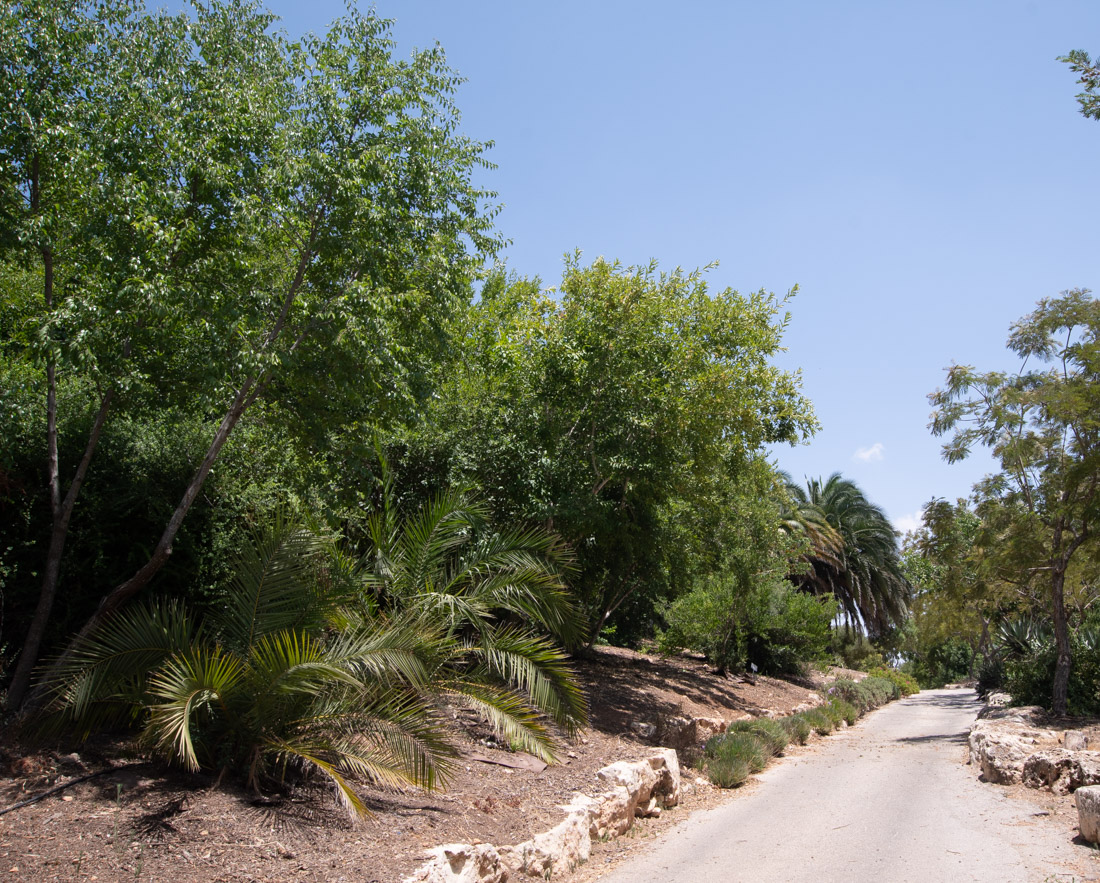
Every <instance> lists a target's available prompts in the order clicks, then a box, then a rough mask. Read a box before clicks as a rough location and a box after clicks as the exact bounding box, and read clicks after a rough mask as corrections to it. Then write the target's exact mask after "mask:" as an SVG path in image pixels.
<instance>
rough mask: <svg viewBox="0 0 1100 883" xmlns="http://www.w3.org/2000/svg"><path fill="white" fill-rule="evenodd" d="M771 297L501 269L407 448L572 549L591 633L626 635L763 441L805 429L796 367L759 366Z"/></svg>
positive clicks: (575, 264)
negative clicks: (556, 290)
mask: <svg viewBox="0 0 1100 883" xmlns="http://www.w3.org/2000/svg"><path fill="white" fill-rule="evenodd" d="M783 303H784V301H783V299H780V298H776V297H774V296H772V295H769V294H766V293H764V292H757V293H755V294H751V295H741V294H739V293H737V292H736V291H733V290H732V289H727V290H725V291H721V292H711V291H709V290H708V289H707V286H706V283H705V280H704V277H703V274H702V273H701V272H699V271H695V272H691V273H685V272H683V271H680V270H676V271H674V272H671V273H660V272H658V270H657V267H656V266H655V265H649V266H644V267H623V266H621V265H620V264H618V263H611V262H608V261H604V260H597V261H596V262H595V263H593V264H592V265H591V266H582V265H581V264H580V263H579V260H578V258H577V257H576V256H574V257H572V258H570V259H568V260H567V263H566V267H565V271H564V275H563V279H562V285H561V291H560V295H559V296H558V297H552V296H551V294H550V293H548V292H545V291H542V290H540V287H539V283H538V280H525V279H516V278H509V277H507V276H506V275H504V274H503V273H499V274H497V275H496V276H494V277H493V278H492V279H490V280H489V282H488V283H487V284H486V286H485V289H484V290H483V292H482V296H481V299H480V300H479V301H478V303H477V304H475V305H473V307H472V308H471V311H470V313H469V314H468V316H467V317H466V318H465V321H464V323H463V324H462V326H461V328H460V331H459V332H458V333H456V338H458V339H461V340H462V342H463V346H462V348H461V349H460V350H458V351H457V352H458V353H459V354H460V357H459V358H457V359H456V363H455V364H454V366H453V370H452V371H451V372H450V374H449V376H448V377H446V378H445V379H444V382H443V383H442V385H441V391H440V398H439V400H438V402H437V403H436V404H435V405H434V406H433V408H432V410H431V412H430V414H429V418H430V419H429V421H427V422H426V423H425V424H424V425H423V427H422V428H421V431H420V432H419V434H418V435H417V437H416V438H414V439H412V440H411V445H412V447H414V448H419V451H420V453H414V454H413V455H412V456H413V457H414V458H417V459H418V460H423V459H436V460H437V461H442V463H443V467H442V469H443V471H444V472H445V473H449V474H451V475H453V476H455V477H456V478H457V479H459V480H461V481H472V482H474V483H475V484H476V485H477V486H478V487H479V488H480V489H481V490H482V492H483V493H484V494H485V496H486V499H487V501H488V502H489V504H490V506H491V507H492V510H493V512H494V516H495V517H496V518H498V519H502V520H505V521H509V520H521V521H530V520H534V521H539V522H541V523H543V524H545V525H547V526H551V527H553V529H554V530H556V531H557V532H558V533H560V534H561V535H562V537H563V538H564V539H565V540H566V541H567V542H569V544H570V545H571V546H572V547H573V548H574V549H575V550H576V553H577V556H578V564H579V568H580V573H579V576H578V579H577V580H576V585H577V587H578V589H577V591H578V595H579V600H580V601H581V602H582V604H583V605H584V607H585V608H586V612H587V613H588V615H589V619H590V623H591V630H590V633H589V639H590V640H592V639H594V638H595V637H596V636H597V635H598V634H599V633H600V631H601V630H602V629H603V628H604V627H605V626H606V625H608V624H611V625H613V626H616V627H618V628H619V629H620V635H621V636H622V637H625V638H627V639H629V638H631V637H638V636H640V635H641V634H644V633H645V631H646V630H647V628H648V629H652V627H653V625H654V624H655V621H656V608H657V607H658V606H659V605H660V603H661V602H662V601H663V600H664V599H665V598H667V597H668V596H669V595H671V594H675V593H676V592H677V591H682V590H684V589H685V588H686V586H687V582H688V578H687V577H686V575H685V576H684V577H683V579H680V577H678V576H677V573H676V571H677V569H678V567H679V569H680V570H683V567H682V566H680V565H678V564H677V559H680V562H681V564H683V563H684V562H683V556H682V555H681V554H680V553H681V550H683V549H689V550H690V551H691V556H694V554H695V552H696V551H697V550H702V553H703V554H710V551H709V550H708V549H707V547H708V546H709V547H713V546H714V545H715V543H713V542H711V540H716V539H717V535H709V536H708V535H707V534H706V531H708V530H711V529H714V530H718V531H721V530H722V513H721V511H720V510H721V506H722V505H724V504H725V503H727V502H729V501H730V500H729V490H730V488H731V487H733V485H734V483H735V482H736V481H737V479H738V477H739V476H741V475H743V474H745V473H747V472H749V471H751V469H752V468H753V467H752V465H751V464H752V461H753V460H754V458H756V457H757V456H758V454H759V452H760V450H761V448H762V446H763V445H764V444H766V443H770V442H780V441H788V442H794V441H797V440H799V439H801V438H803V437H804V436H805V435H806V434H807V433H809V432H810V431H811V430H812V428H813V426H814V425H815V424H814V420H813V417H812V414H811V411H810V406H809V403H808V402H807V401H806V400H805V399H804V398H803V397H802V396H801V394H800V392H799V379H798V377H797V375H794V374H790V373H788V372H785V371H782V370H780V369H778V368H776V367H775V366H774V365H772V364H771V363H770V360H771V358H772V357H773V356H774V355H775V353H776V352H777V351H778V350H779V348H780V342H781V337H782V332H783V328H784V326H785V323H786V319H785V317H784V316H783V314H782V312H781V310H782V308H783ZM432 451H434V452H437V453H436V454H432ZM703 509H705V510H706V511H707V512H708V513H711V514H713V515H714V516H715V517H714V518H710V517H708V518H706V519H696V518H695V513H696V512H697V511H701V510H703ZM703 521H705V522H706V523H705V524H704V523H703ZM689 523H690V524H692V525H694V527H692V528H688V527H686V525H688V524H689ZM700 531H701V532H700ZM689 533H690V534H692V535H691V536H688V534H689ZM691 556H689V557H691ZM678 580H679V584H678V585H677V584H676V583H677V581H678ZM625 632H629V634H624V633H625Z"/></svg>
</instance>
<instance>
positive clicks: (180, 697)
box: [143, 646, 244, 770]
mask: <svg viewBox="0 0 1100 883" xmlns="http://www.w3.org/2000/svg"><path fill="white" fill-rule="evenodd" d="M243 672H244V666H243V665H242V663H241V660H240V659H238V658H237V657H236V656H233V655H231V654H228V653H226V652H224V651H222V650H221V648H220V647H201V646H200V647H195V648H191V649H189V650H187V651H185V652H182V653H177V654H175V655H173V656H172V657H170V658H169V659H167V660H165V662H164V663H163V664H162V665H161V667H160V668H159V669H158V670H157V671H156V672H154V673H153V675H152V677H150V679H149V692H150V694H151V695H152V696H153V697H154V698H155V699H160V700H164V701H162V702H160V703H158V704H154V705H152V706H151V707H150V709H149V721H148V723H147V724H146V727H145V731H144V733H143V738H144V739H145V740H147V741H148V742H150V743H151V744H152V745H153V747H154V748H155V749H156V750H157V751H158V752H160V753H161V754H163V755H165V756H166V757H167V758H168V759H169V760H172V761H175V762H177V763H182V764H183V765H184V766H186V767H187V768H188V769H190V770H198V769H199V768H200V766H201V764H200V762H199V757H198V754H197V753H196V751H195V742H194V738H193V733H192V729H193V727H194V725H195V724H196V722H197V719H198V718H207V719H209V718H210V717H213V716H214V715H217V714H219V713H220V714H222V715H224V714H225V712H226V709H227V707H228V705H229V704H230V703H231V702H232V701H233V700H232V693H233V691H234V689H235V688H236V687H237V685H238V684H239V682H240V680H241V677H242V674H243Z"/></svg>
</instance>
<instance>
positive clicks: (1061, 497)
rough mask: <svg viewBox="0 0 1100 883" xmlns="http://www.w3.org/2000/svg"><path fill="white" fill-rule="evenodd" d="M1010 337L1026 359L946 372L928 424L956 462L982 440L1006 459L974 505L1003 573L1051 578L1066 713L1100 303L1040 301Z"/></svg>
mask: <svg viewBox="0 0 1100 883" xmlns="http://www.w3.org/2000/svg"><path fill="white" fill-rule="evenodd" d="M1008 347H1009V349H1011V350H1012V351H1013V352H1015V353H1016V354H1017V355H1018V356H1019V357H1020V360H1021V367H1020V369H1019V370H1018V371H1017V372H1016V373H1012V374H1010V373H1005V372H1000V371H990V372H984V373H982V372H978V371H975V370H974V369H973V368H972V367H969V366H965V365H955V366H953V367H952V368H950V369H949V370H948V372H947V385H946V386H945V387H944V388H943V389H941V390H937V391H936V392H935V393H933V394H932V395H931V396H930V397H929V399H930V401H931V402H932V404H933V405H934V406H935V409H936V410H935V412H934V413H933V420H932V431H933V432H934V433H935V434H937V435H949V436H950V438H949V440H948V442H947V443H946V444H945V445H944V457H945V458H946V459H947V460H948V461H949V462H955V461H957V460H961V459H963V458H964V457H966V456H967V455H968V454H969V453H970V451H971V449H972V447H973V446H974V445H975V444H981V445H983V446H986V447H988V448H989V449H990V450H991V451H992V453H993V455H994V457H996V458H997V460H998V462H999V464H1000V471H999V472H997V473H995V474H993V475H991V476H989V477H988V478H986V479H985V480H983V481H982V482H980V483H979V484H978V485H977V486H976V487H975V496H976V499H977V508H978V513H979V515H981V517H982V519H983V521H984V522H986V524H987V525H990V526H993V527H994V528H995V529H996V530H997V531H998V544H997V547H996V550H995V553H994V554H995V555H996V557H997V559H998V560H999V562H1000V563H1001V565H1002V566H1001V568H1000V570H1001V573H1002V575H1004V574H1006V573H1013V574H1015V575H1016V576H1015V580H1016V581H1018V582H1019V583H1020V584H1022V585H1025V586H1043V587H1044V588H1043V594H1044V596H1045V600H1046V604H1047V605H1048V606H1047V613H1048V614H1049V615H1050V616H1051V617H1052V621H1053V625H1054V634H1055V641H1056V644H1057V649H1058V657H1057V665H1056V668H1055V674H1054V683H1053V687H1052V703H1053V707H1054V710H1055V712H1056V713H1059V714H1064V713H1065V712H1066V689H1067V684H1068V681H1069V674H1070V666H1071V664H1072V659H1071V652H1070V641H1069V631H1068V620H1067V615H1066V608H1065V587H1066V577H1067V574H1068V573H1070V568H1071V566H1073V565H1074V562H1075V558H1076V556H1077V554H1078V552H1079V551H1080V550H1081V549H1082V548H1084V547H1086V544H1090V543H1092V542H1093V541H1094V539H1095V533H1096V529H1097V522H1098V519H1100V493H1098V491H1100V303H1098V302H1097V301H1096V299H1095V298H1094V297H1092V296H1091V294H1089V292H1087V291H1083V290H1074V291H1069V292H1065V293H1064V294H1063V295H1061V296H1060V297H1057V298H1051V299H1047V300H1043V301H1040V302H1039V305H1038V307H1037V308H1036V310H1035V311H1034V312H1032V313H1030V314H1029V315H1027V316H1025V317H1023V318H1022V319H1020V321H1018V322H1017V323H1015V324H1014V325H1013V326H1012V331H1011V334H1010V336H1009V339H1008Z"/></svg>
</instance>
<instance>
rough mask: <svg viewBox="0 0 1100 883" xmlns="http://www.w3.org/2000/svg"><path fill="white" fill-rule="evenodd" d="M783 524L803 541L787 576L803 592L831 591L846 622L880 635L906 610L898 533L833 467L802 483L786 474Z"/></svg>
mask: <svg viewBox="0 0 1100 883" xmlns="http://www.w3.org/2000/svg"><path fill="white" fill-rule="evenodd" d="M786 490H787V493H788V495H789V497H790V499H791V504H790V505H789V507H788V510H787V513H786V519H785V521H786V524H787V525H788V529H791V528H794V529H796V530H797V531H798V532H801V533H802V534H803V535H804V536H805V538H806V541H807V546H806V551H805V552H804V553H803V561H804V563H805V565H806V567H805V569H804V571H803V572H801V573H795V574H793V575H792V579H793V580H794V582H795V585H797V586H798V587H799V588H801V589H802V590H803V591H804V592H809V593H810V594H813V595H832V596H833V597H834V598H836V600H837V603H838V605H839V606H840V611H841V613H842V614H843V615H844V617H845V619H846V620H847V621H848V623H849V624H850V625H854V626H856V627H857V628H862V629H866V631H867V633H868V634H869V635H871V636H875V635H880V634H883V633H884V632H886V631H887V630H888V629H890V628H891V627H893V626H898V625H901V623H902V622H903V621H904V620H905V618H906V616H907V614H908V605H909V592H910V586H909V581H908V580H907V579H906V578H905V574H904V573H903V572H902V568H901V550H900V549H899V548H898V538H897V534H896V533H895V531H894V528H893V526H892V525H891V524H890V520H889V519H888V518H887V517H886V514H885V513H884V512H883V511H882V510H881V509H880V508H879V507H878V506H875V505H874V504H873V503H871V502H870V501H869V500H868V499H867V498H866V497H865V496H864V495H863V492H862V491H861V490H860V489H859V488H858V487H857V486H856V484H855V482H853V481H851V480H850V479H846V478H843V477H842V476H841V475H840V473H839V472H837V473H833V474H832V475H830V476H829V478H828V480H827V481H825V482H822V481H821V480H820V479H809V480H807V482H806V487H805V488H803V487H801V486H800V485H798V484H796V483H795V482H793V481H791V480H790V478H789V477H786Z"/></svg>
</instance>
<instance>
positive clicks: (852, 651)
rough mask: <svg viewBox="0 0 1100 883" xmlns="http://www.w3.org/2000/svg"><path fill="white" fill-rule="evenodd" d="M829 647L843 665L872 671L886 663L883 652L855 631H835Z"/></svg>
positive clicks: (858, 669) (857, 669)
mask: <svg viewBox="0 0 1100 883" xmlns="http://www.w3.org/2000/svg"><path fill="white" fill-rule="evenodd" d="M829 649H830V651H831V652H832V653H833V655H834V656H835V657H836V659H837V661H838V662H839V663H840V664H841V665H843V666H844V667H845V668H852V669H855V670H856V671H870V670H871V669H872V668H877V667H879V666H881V665H885V664H886V659H885V658H884V657H883V655H882V652H881V651H880V650H879V649H878V648H877V647H876V646H875V645H874V644H873V643H871V641H869V640H868V639H867V638H865V637H864V636H863V635H861V634H859V633H857V632H854V631H853V632H847V631H839V630H837V631H836V632H834V634H833V637H832V639H831V641H830V647H829Z"/></svg>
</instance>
